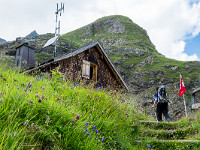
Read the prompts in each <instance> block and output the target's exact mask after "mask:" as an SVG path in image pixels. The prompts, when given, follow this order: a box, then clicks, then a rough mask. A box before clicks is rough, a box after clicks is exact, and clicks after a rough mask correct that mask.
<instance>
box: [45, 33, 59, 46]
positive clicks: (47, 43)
mask: <svg viewBox="0 0 200 150" xmlns="http://www.w3.org/2000/svg"><path fill="white" fill-rule="evenodd" d="M58 38H59V36H55V37H53V38H51V39H49V40H48V41H47V42H46V44H45V45H44V46H43V48H45V47H47V46H49V45H52V44H54V43H55V42H56V41H57V39H58Z"/></svg>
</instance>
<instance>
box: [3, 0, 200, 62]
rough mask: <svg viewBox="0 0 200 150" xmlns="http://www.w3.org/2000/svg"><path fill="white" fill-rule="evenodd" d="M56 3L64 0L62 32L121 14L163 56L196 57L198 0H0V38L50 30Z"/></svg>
mask: <svg viewBox="0 0 200 150" xmlns="http://www.w3.org/2000/svg"><path fill="white" fill-rule="evenodd" d="M57 2H58V3H59V4H60V2H64V3H65V12H64V14H63V15H62V16H61V33H62V34H64V33H67V32H70V31H72V30H75V29H77V28H80V27H82V26H85V25H87V24H89V23H91V22H93V21H95V20H97V19H99V18H101V17H104V16H109V15H123V16H127V17H129V18H130V19H131V20H132V21H133V22H135V23H136V24H138V25H139V26H141V27H142V28H144V29H145V30H146V31H147V33H148V35H149V37H150V39H151V41H152V42H153V44H154V45H155V46H156V49H157V50H158V51H159V52H160V53H162V54H163V55H165V56H166V57H168V58H173V59H177V60H198V61H199V60H200V44H199V43H200V1H199V0H62V1H61V0H12V1H11V0H1V1H0V19H1V23H0V38H3V39H5V40H7V41H11V40H15V39H16V37H24V36H26V35H27V34H29V33H30V32H32V31H33V30H36V31H37V33H38V34H44V33H54V30H55V11H56V3H57Z"/></svg>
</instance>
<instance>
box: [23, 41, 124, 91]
mask: <svg viewBox="0 0 200 150" xmlns="http://www.w3.org/2000/svg"><path fill="white" fill-rule="evenodd" d="M92 47H97V49H98V50H99V52H100V53H101V54H103V55H104V56H105V60H106V61H107V63H108V64H109V67H110V68H111V70H112V72H113V73H114V74H115V75H116V77H117V78H118V81H119V82H120V83H122V85H123V86H124V87H125V89H126V90H127V91H128V86H127V85H126V83H125V82H124V80H123V79H122V77H121V76H120V74H119V73H118V71H117V70H116V68H115V67H114V65H113V64H112V62H111V60H110V58H109V57H108V55H107V54H106V52H105V51H104V49H103V47H102V46H101V45H100V43H99V42H98V41H96V42H92V43H90V44H87V45H85V46H83V47H80V48H78V49H75V50H73V51H71V52H69V53H66V54H64V55H62V56H58V57H55V58H54V60H53V59H52V61H51V62H48V63H45V64H44V63H42V65H40V66H38V67H36V68H34V69H31V70H27V71H26V72H30V71H34V70H37V69H39V68H43V67H45V66H48V65H50V64H51V63H55V62H58V61H60V60H63V59H67V58H69V57H72V56H75V55H77V54H79V53H81V52H83V51H85V50H88V49H90V48H92Z"/></svg>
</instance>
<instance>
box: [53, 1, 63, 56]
mask: <svg viewBox="0 0 200 150" xmlns="http://www.w3.org/2000/svg"><path fill="white" fill-rule="evenodd" d="M62 11H63V13H64V3H61V8H58V3H57V10H56V12H55V14H56V27H55V38H56V37H58V38H59V37H60V20H59V19H58V16H59V13H60V16H61V14H62ZM58 38H56V40H55V50H54V57H56V51H57V48H56V46H57V39H58Z"/></svg>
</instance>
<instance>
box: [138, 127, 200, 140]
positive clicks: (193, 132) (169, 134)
mask: <svg viewBox="0 0 200 150" xmlns="http://www.w3.org/2000/svg"><path fill="white" fill-rule="evenodd" d="M198 132H199V128H198V127H194V128H190V129H188V128H187V127H184V128H183V129H182V128H181V129H177V130H154V129H146V130H143V131H142V132H141V136H142V137H143V136H144V137H151V138H156V139H165V140H166V139H176V140H180V139H187V137H189V136H191V137H194V136H197V133H198Z"/></svg>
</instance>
